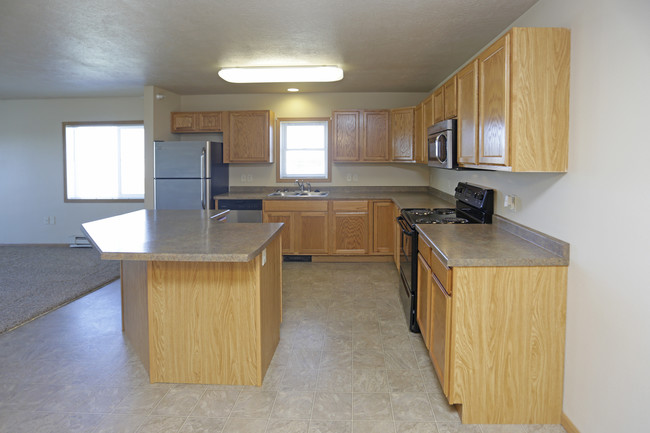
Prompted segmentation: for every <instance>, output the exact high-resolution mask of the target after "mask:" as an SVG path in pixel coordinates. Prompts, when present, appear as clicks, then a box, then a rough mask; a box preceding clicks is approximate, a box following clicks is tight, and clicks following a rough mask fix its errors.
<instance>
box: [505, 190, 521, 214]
mask: <svg viewBox="0 0 650 433" xmlns="http://www.w3.org/2000/svg"><path fill="white" fill-rule="evenodd" d="M518 205H519V198H518V197H517V196H516V195H512V194H505V195H504V199H503V207H505V208H506V209H510V210H511V211H513V212H516V211H517V208H518Z"/></svg>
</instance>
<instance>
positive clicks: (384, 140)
mask: <svg viewBox="0 0 650 433" xmlns="http://www.w3.org/2000/svg"><path fill="white" fill-rule="evenodd" d="M389 125H390V113H389V111H388V110H373V111H364V112H363V125H362V126H363V141H362V143H363V146H362V147H361V150H362V152H361V154H362V157H361V159H362V161H379V162H386V161H390V135H389V129H390V126H389Z"/></svg>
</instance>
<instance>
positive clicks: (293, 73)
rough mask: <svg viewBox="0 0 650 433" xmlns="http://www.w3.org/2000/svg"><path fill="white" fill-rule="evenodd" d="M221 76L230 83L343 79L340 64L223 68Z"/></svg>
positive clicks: (306, 81)
mask: <svg viewBox="0 0 650 433" xmlns="http://www.w3.org/2000/svg"><path fill="white" fill-rule="evenodd" d="M219 76H220V77H221V78H223V79H224V80H226V81H228V82H229V83H313V82H331V81H339V80H341V79H343V69H341V68H339V67H338V66H264V67H251V68H223V69H222V70H220V71H219Z"/></svg>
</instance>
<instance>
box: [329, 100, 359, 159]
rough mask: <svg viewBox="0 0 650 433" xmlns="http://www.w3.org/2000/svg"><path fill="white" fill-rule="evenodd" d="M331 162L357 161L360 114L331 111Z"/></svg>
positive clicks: (354, 111)
mask: <svg viewBox="0 0 650 433" xmlns="http://www.w3.org/2000/svg"><path fill="white" fill-rule="evenodd" d="M332 121H333V128H332V130H333V134H332V135H333V140H332V143H333V146H334V149H333V157H332V158H333V160H334V161H358V160H359V158H360V155H361V153H360V151H359V148H360V146H361V112H360V111H358V110H352V111H333V112H332Z"/></svg>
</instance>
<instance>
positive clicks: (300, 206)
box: [264, 199, 327, 212]
mask: <svg viewBox="0 0 650 433" xmlns="http://www.w3.org/2000/svg"><path fill="white" fill-rule="evenodd" d="M264 210H265V211H276V212H277V211H293V212H327V200H311V199H304V200H264Z"/></svg>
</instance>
